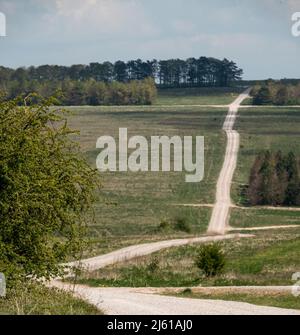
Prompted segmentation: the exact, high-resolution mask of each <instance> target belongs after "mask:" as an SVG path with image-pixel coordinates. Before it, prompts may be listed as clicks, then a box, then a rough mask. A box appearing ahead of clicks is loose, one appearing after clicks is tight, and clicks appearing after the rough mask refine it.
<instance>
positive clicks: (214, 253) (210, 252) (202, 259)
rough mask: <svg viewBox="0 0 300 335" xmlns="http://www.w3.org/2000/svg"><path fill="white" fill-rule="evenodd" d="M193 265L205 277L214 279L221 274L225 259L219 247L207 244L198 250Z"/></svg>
mask: <svg viewBox="0 0 300 335" xmlns="http://www.w3.org/2000/svg"><path fill="white" fill-rule="evenodd" d="M195 263H196V265H197V267H198V268H199V269H200V270H202V271H203V272H204V274H205V275H206V277H215V276H217V275H219V274H221V273H222V272H223V270H224V268H225V264H226V259H225V255H224V252H223V251H222V249H221V247H220V245H218V244H208V245H203V246H202V247H201V248H200V250H199V253H198V255H197V258H196V261H195Z"/></svg>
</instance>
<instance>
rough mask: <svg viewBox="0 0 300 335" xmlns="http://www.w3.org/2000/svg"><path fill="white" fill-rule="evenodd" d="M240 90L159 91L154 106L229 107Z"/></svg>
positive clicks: (190, 89) (187, 89) (191, 89)
mask: <svg viewBox="0 0 300 335" xmlns="http://www.w3.org/2000/svg"><path fill="white" fill-rule="evenodd" d="M242 90H243V89H241V88H203V87H202V88H201V87H200V88H185V89H183V88H178V89H176V88H172V89H160V90H159V94H158V98H157V101H156V103H155V104H156V105H229V104H231V103H232V102H233V101H234V100H235V99H236V98H237V96H238V95H239V93H241V92H242Z"/></svg>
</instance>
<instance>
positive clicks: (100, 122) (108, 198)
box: [69, 90, 300, 256]
mask: <svg viewBox="0 0 300 335" xmlns="http://www.w3.org/2000/svg"><path fill="white" fill-rule="evenodd" d="M164 92H165V93H164V94H165V95H162V94H160V97H159V99H164V98H165V97H166V96H167V93H168V94H169V96H170V97H171V96H173V97H174V99H173V100H172V101H173V104H174V105H169V106H159V105H157V106H141V107H136V106H127V107H71V108H69V109H70V110H71V112H72V114H73V115H72V116H71V117H70V120H71V126H72V127H74V128H76V129H79V130H80V131H81V135H80V137H79V138H78V140H79V142H80V144H81V147H82V150H83V152H84V153H85V155H86V157H87V158H88V159H89V161H90V163H91V164H92V165H95V161H96V156H97V154H98V152H99V151H97V150H96V149H95V145H96V140H97V138H98V137H100V136H102V135H111V136H115V138H116V139H118V131H119V128H120V127H125V128H128V131H129V136H131V135H142V136H145V137H147V138H149V137H150V136H152V135H168V136H173V135H179V136H184V135H193V136H196V135H202V136H205V179H204V181H202V182H201V183H198V184H187V183H186V182H185V173H174V172H172V173H103V174H102V176H101V177H102V185H103V188H102V190H101V192H100V194H99V195H100V198H99V200H98V202H97V204H96V206H95V214H96V216H95V219H96V220H95V224H94V225H92V226H90V227H89V231H88V236H89V238H90V248H89V250H87V252H86V256H87V255H98V254H101V253H105V252H109V251H112V250H115V249H118V248H121V247H125V246H128V245H133V244H138V243H146V242H153V241H157V240H163V239H168V238H177V237H186V236H195V235H197V234H200V233H204V232H205V231H206V228H207V225H208V222H209V219H210V215H211V209H210V208H206V207H202V208H195V207H182V206H181V205H182V204H212V203H214V200H215V189H216V181H217V178H218V175H219V172H220V169H221V165H222V162H223V157H224V151H225V145H226V136H225V134H224V133H223V132H222V130H221V129H222V124H223V122H224V118H225V115H226V114H227V109H226V108H210V107H197V106H192V104H193V99H190V97H189V95H188V94H187V92H190V93H189V94H195V93H194V92H192V91H189V90H181V93H180V94H179V93H178V92H179V91H178V90H171V91H170V90H165V91H164ZM219 94H220V95H219V98H220V99H221V98H222V99H228V94H232V93H224V92H223V93H222V94H221V93H220V92H219ZM178 96H184V97H185V99H187V100H188V101H189V102H190V104H187V105H186V106H182V105H176V104H178V103H180V102H181V100H178V99H177V98H178ZM212 96H214V94H213V93H212V92H210V94H206V95H205V96H202V98H204V97H205V99H208V100H209V99H210V98H211V97H212ZM194 98H195V99H197V98H198V97H197V95H196V96H195V95H194ZM232 100H233V99H232V97H230V101H232ZM211 101H214V103H216V101H215V100H214V99H211ZM299 118H300V109H291V108H268V107H262V108H246V109H241V110H240V114H239V118H238V121H237V124H236V128H237V129H238V131H239V132H240V133H241V150H240V154H239V159H238V167H237V171H236V173H235V176H234V183H233V190H232V196H233V198H234V201H235V202H236V203H237V204H239V205H244V204H245V199H244V198H243V196H242V191H243V189H244V187H245V185H247V182H248V178H249V173H250V169H251V166H252V164H253V161H254V159H255V157H256V155H257V154H258V153H259V152H260V151H261V150H267V149H271V150H282V151H283V152H287V151H289V150H293V151H294V152H296V153H297V154H300V149H299V145H298V143H299V136H300V133H299V129H298V128H299V127H298V122H299ZM298 213H299V212H288V211H283V212H281V211H276V212H274V211H269V210H264V211H262V210H254V209H251V210H250V209H249V210H247V211H243V212H241V210H239V209H233V210H232V215H231V224H232V225H233V226H234V227H250V226H254V225H258V226H260V225H282V224H298V223H299V215H298ZM178 219H180V220H181V219H183V220H184V221H185V227H184V229H176V228H174V224H173V222H175V221H176V220H178ZM162 222H163V225H161V223H162ZM165 223H167V224H166V225H165ZM162 226H163V227H164V226H166V227H167V229H165V228H163V227H162Z"/></svg>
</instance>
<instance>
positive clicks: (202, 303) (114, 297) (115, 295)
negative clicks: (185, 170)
mask: <svg viewBox="0 0 300 335" xmlns="http://www.w3.org/2000/svg"><path fill="white" fill-rule="evenodd" d="M52 286H56V287H57V288H60V289H63V290H66V291H73V287H72V285H68V284H63V283H61V282H54V283H52ZM147 290H149V289H145V293H142V292H143V290H138V289H135V288H92V287H86V286H80V285H77V286H76V287H75V290H74V291H73V292H74V294H75V295H76V296H78V297H80V298H82V299H84V300H86V301H88V302H90V303H91V304H93V305H95V306H96V307H98V308H99V309H101V310H102V311H104V313H105V314H107V315H300V311H296V310H289V309H282V308H273V307H264V306H256V305H252V304H248V303H242V302H232V301H222V300H206V299H190V298H177V297H171V296H162V295H157V294H152V293H147ZM139 291H140V292H139Z"/></svg>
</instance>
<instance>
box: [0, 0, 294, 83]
mask: <svg viewBox="0 0 300 335" xmlns="http://www.w3.org/2000/svg"><path fill="white" fill-rule="evenodd" d="M0 12H3V13H4V14H5V15H6V18H7V37H5V38H0V65H3V66H9V67H19V66H29V65H41V64H60V65H70V64H88V63H89V62H96V61H98V62H102V61H106V60H109V61H115V60H118V59H122V60H128V59H137V58H142V59H152V58H157V59H167V58H188V57H199V56H212V57H217V58H224V57H227V58H229V59H232V60H234V61H236V62H237V63H238V65H239V66H240V67H242V68H243V69H244V71H245V78H246V79H262V78H270V77H272V78H282V77H293V78H296V77H297V78H300V37H298V38H296V37H294V36H292V34H291V27H292V25H293V22H292V20H291V17H292V14H293V13H294V12H300V0H0Z"/></svg>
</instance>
